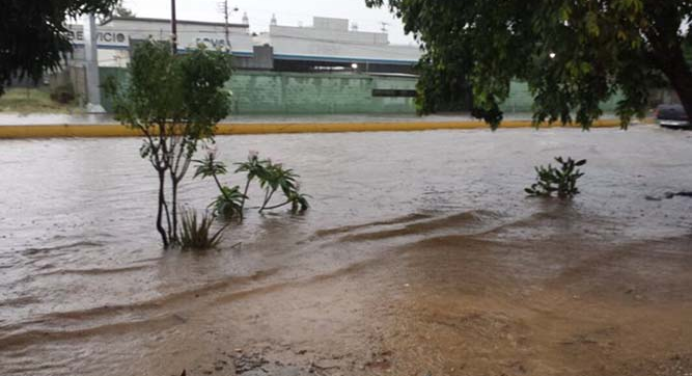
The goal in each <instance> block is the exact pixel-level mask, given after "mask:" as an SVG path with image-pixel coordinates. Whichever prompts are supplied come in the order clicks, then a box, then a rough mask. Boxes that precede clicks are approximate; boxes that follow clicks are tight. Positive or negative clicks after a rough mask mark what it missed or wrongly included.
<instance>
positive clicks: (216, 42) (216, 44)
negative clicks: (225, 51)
mask: <svg viewBox="0 0 692 376" xmlns="http://www.w3.org/2000/svg"><path fill="white" fill-rule="evenodd" d="M195 42H196V44H200V43H203V44H206V45H207V46H211V47H213V48H221V47H226V40H225V39H218V38H197V39H196V40H195Z"/></svg>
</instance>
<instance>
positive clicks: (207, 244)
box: [180, 210, 226, 250]
mask: <svg viewBox="0 0 692 376" xmlns="http://www.w3.org/2000/svg"><path fill="white" fill-rule="evenodd" d="M213 224H214V217H213V216H211V215H208V214H206V213H205V214H204V216H202V218H201V220H198V218H197V212H196V211H194V210H188V211H185V212H183V216H182V233H181V236H180V244H181V246H182V248H183V249H196V250H204V249H209V248H214V247H216V246H217V245H218V244H219V243H220V242H221V233H222V232H223V230H225V229H226V228H225V227H223V228H221V229H220V230H219V231H217V232H216V233H214V234H212V233H211V227H212V225H213Z"/></svg>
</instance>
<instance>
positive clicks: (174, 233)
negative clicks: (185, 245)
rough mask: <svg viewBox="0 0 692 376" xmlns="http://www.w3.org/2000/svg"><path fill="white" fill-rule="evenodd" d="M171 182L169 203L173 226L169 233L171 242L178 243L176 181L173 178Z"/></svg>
mask: <svg viewBox="0 0 692 376" xmlns="http://www.w3.org/2000/svg"><path fill="white" fill-rule="evenodd" d="M171 184H172V195H171V205H173V208H172V209H171V211H172V215H171V216H172V217H173V228H172V229H171V230H172V235H171V239H170V240H171V242H172V243H178V182H177V181H176V180H175V179H173V182H172V183H171Z"/></svg>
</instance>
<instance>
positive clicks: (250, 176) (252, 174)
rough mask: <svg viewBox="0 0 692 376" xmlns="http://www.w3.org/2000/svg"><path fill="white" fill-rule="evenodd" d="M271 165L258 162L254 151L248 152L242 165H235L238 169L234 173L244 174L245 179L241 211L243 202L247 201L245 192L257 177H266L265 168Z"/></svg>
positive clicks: (257, 156) (256, 153) (243, 205)
mask: <svg viewBox="0 0 692 376" xmlns="http://www.w3.org/2000/svg"><path fill="white" fill-rule="evenodd" d="M270 164H271V161H269V160H260V159H259V153H258V152H256V151H250V153H249V155H248V158H247V161H246V162H242V163H236V166H238V168H237V169H236V170H235V172H236V173H241V172H246V173H247V179H246V181H245V190H243V199H242V201H241V205H240V207H241V211H242V210H243V209H244V208H245V200H246V199H247V197H248V196H247V192H248V190H249V189H250V184H251V183H252V181H253V180H254V179H255V178H257V177H260V178H262V177H265V176H266V175H267V168H266V167H267V166H268V165H270Z"/></svg>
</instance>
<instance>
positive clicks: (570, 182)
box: [525, 157, 586, 198]
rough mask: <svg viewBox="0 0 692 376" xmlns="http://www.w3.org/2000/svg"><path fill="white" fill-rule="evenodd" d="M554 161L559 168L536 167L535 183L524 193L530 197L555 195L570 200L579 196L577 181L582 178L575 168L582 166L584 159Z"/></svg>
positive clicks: (560, 158)
mask: <svg viewBox="0 0 692 376" xmlns="http://www.w3.org/2000/svg"><path fill="white" fill-rule="evenodd" d="M555 160H556V161H557V162H558V163H559V164H560V168H556V167H553V166H552V165H550V164H549V165H548V166H547V167H545V166H539V167H536V173H537V174H538V177H537V179H536V180H537V181H536V183H534V184H533V185H531V187H529V188H526V189H525V191H526V193H528V194H529V195H531V196H539V197H549V196H552V195H553V193H556V194H557V196H558V197H559V198H571V197H573V196H575V195H577V194H579V189H578V188H577V180H579V178H581V177H582V176H584V173H583V172H581V171H580V170H579V169H578V168H577V167H581V166H584V165H585V164H586V159H582V160H580V161H575V160H573V159H572V158H568V159H567V160H564V159H563V158H562V157H557V158H555Z"/></svg>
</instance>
